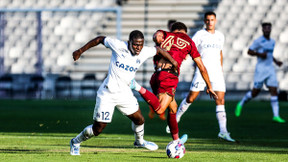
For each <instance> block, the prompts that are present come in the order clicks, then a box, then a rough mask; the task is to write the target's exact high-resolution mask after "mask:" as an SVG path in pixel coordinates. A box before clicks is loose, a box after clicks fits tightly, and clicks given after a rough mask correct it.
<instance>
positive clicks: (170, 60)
mask: <svg viewBox="0 0 288 162" xmlns="http://www.w3.org/2000/svg"><path fill="white" fill-rule="evenodd" d="M156 50H157V54H160V55H162V56H163V58H165V59H166V60H168V61H169V62H171V63H172V65H173V66H174V68H175V69H177V68H178V62H177V61H176V60H174V59H173V57H172V56H171V55H170V54H169V53H168V52H167V51H165V50H163V49H162V48H160V47H158V46H156Z"/></svg>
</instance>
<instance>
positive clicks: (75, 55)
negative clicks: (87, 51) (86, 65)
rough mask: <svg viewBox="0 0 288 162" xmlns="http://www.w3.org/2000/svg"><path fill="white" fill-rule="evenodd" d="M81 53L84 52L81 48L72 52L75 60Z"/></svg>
mask: <svg viewBox="0 0 288 162" xmlns="http://www.w3.org/2000/svg"><path fill="white" fill-rule="evenodd" d="M81 54H82V52H81V51H80V50H79V49H78V50H76V51H74V52H73V54H72V55H73V59H74V61H76V60H78V59H79V58H80V56H81Z"/></svg>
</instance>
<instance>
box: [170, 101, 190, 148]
mask: <svg viewBox="0 0 288 162" xmlns="http://www.w3.org/2000/svg"><path fill="white" fill-rule="evenodd" d="M176 113H177V102H176V100H175V99H173V100H172V102H171V103H170V104H169V112H168V118H167V119H168V120H167V122H168V126H169V128H170V130H171V136H172V139H173V141H174V142H177V143H181V144H184V143H185V142H186V141H187V139H188V136H187V134H184V135H183V136H182V137H181V138H179V128H178V123H177V120H176Z"/></svg>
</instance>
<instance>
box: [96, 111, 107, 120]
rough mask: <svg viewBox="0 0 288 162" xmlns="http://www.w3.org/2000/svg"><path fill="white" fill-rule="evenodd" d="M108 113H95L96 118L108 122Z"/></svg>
mask: <svg viewBox="0 0 288 162" xmlns="http://www.w3.org/2000/svg"><path fill="white" fill-rule="evenodd" d="M109 116H110V113H109V112H101V113H97V117H98V118H101V120H110V117H109Z"/></svg>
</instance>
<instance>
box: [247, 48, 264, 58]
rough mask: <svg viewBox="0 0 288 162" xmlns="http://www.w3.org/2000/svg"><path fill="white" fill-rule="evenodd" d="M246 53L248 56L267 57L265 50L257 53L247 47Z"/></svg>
mask: <svg viewBox="0 0 288 162" xmlns="http://www.w3.org/2000/svg"><path fill="white" fill-rule="evenodd" d="M247 53H248V55H250V56H259V57H261V58H263V59H265V58H266V57H267V53H266V52H263V53H259V52H256V51H254V50H252V49H249V50H248V52H247Z"/></svg>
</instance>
